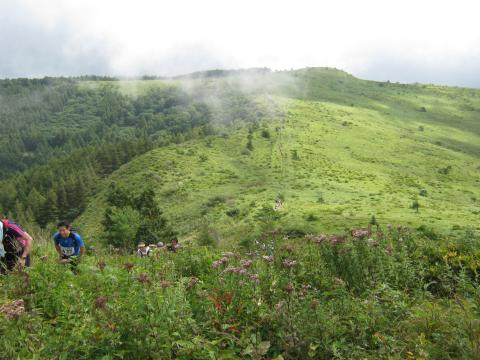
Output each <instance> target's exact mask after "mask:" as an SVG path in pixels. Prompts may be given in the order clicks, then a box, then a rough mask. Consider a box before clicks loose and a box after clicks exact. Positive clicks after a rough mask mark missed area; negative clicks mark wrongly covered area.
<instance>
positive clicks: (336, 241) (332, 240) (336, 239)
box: [328, 235, 345, 245]
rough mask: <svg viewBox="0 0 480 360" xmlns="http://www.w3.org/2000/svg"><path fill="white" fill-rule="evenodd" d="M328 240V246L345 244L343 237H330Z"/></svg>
mask: <svg viewBox="0 0 480 360" xmlns="http://www.w3.org/2000/svg"><path fill="white" fill-rule="evenodd" d="M328 240H329V241H330V244H332V245H335V244H341V243H343V242H345V236H340V235H330V236H329V238H328Z"/></svg>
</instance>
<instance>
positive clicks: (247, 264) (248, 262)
mask: <svg viewBox="0 0 480 360" xmlns="http://www.w3.org/2000/svg"><path fill="white" fill-rule="evenodd" d="M252 264H253V261H252V260H242V261H240V265H242V267H243V268H244V269H248V268H249V267H250V266H252Z"/></svg>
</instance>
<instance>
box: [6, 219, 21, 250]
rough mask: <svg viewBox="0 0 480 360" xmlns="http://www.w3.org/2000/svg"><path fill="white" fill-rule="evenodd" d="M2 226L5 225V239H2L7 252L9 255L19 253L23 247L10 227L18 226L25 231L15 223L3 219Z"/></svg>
mask: <svg viewBox="0 0 480 360" xmlns="http://www.w3.org/2000/svg"><path fill="white" fill-rule="evenodd" d="M1 221H2V224H3V238H2V244H3V248H4V250H5V252H7V253H18V252H21V251H22V250H23V245H22V243H21V242H20V241H18V239H17V237H16V236H15V234H14V233H13V232H12V231H11V229H10V226H11V225H16V226H18V227H19V228H20V229H21V230H22V231H24V230H23V229H22V228H21V227H20V226H19V225H18V224H16V223H14V222H13V221H11V220H9V219H6V218H5V219H2V220H1Z"/></svg>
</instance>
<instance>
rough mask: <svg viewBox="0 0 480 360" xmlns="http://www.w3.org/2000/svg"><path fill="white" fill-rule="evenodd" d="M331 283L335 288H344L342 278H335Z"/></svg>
mask: <svg viewBox="0 0 480 360" xmlns="http://www.w3.org/2000/svg"><path fill="white" fill-rule="evenodd" d="M333 282H334V283H335V285H337V286H345V281H343V279H342V278H339V277H336V278H335V279H333Z"/></svg>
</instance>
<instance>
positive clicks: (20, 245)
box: [0, 217, 33, 273]
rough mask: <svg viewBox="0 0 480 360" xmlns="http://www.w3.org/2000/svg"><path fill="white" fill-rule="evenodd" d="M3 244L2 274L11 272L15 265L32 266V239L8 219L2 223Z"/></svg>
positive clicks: (0, 265) (0, 270)
mask: <svg viewBox="0 0 480 360" xmlns="http://www.w3.org/2000/svg"><path fill="white" fill-rule="evenodd" d="M0 222H1V231H0V235H1V243H2V247H3V256H2V258H1V261H0V273H5V272H6V271H11V270H13V268H14V267H15V265H17V264H18V265H19V266H20V267H24V266H30V251H31V250H32V243H33V239H32V237H31V236H30V235H29V234H28V233H27V232H26V231H25V230H23V229H22V228H21V227H20V226H19V225H18V224H15V223H14V222H13V221H12V220H9V219H8V218H6V217H5V218H3V219H2V220H1V221H0Z"/></svg>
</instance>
